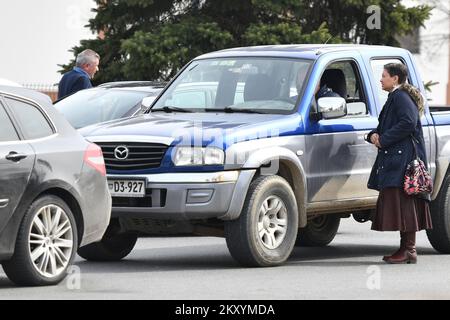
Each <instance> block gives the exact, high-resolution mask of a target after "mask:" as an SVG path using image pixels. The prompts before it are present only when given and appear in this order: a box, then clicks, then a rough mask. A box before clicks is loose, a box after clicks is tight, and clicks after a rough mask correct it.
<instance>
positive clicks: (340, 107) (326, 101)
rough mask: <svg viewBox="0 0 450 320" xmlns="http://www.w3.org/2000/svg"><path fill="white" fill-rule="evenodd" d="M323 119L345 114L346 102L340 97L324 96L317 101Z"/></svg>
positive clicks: (339, 116)
mask: <svg viewBox="0 0 450 320" xmlns="http://www.w3.org/2000/svg"><path fill="white" fill-rule="evenodd" d="M317 105H318V107H319V113H320V114H321V115H322V118H323V119H336V118H342V117H345V116H346V115H347V103H346V102H345V99H344V98H341V97H324V98H320V99H319V100H318V101H317Z"/></svg>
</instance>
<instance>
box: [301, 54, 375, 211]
mask: <svg viewBox="0 0 450 320" xmlns="http://www.w3.org/2000/svg"><path fill="white" fill-rule="evenodd" d="M362 72H366V70H365V69H361V67H360V61H358V60H357V59H355V58H348V59H339V60H335V61H332V62H330V63H329V64H328V65H327V66H326V68H325V70H324V71H323V73H322V76H321V86H322V84H325V85H326V86H327V87H328V88H331V89H332V90H333V91H334V92H335V93H338V94H339V95H340V96H341V97H343V98H344V99H345V100H346V102H347V109H348V115H347V116H345V117H342V118H338V119H333V120H330V119H321V120H319V121H317V123H316V124H315V125H313V134H312V135H308V136H307V138H306V139H307V142H306V143H307V150H309V151H308V156H309V157H310V158H309V159H308V161H307V166H308V169H307V170H308V172H309V175H308V181H307V183H308V197H309V199H308V200H309V202H311V203H313V202H326V201H335V200H345V199H358V198H366V197H368V196H369V197H370V196H376V195H377V193H376V192H375V191H371V190H369V189H367V181H368V178H369V175H370V171H371V168H372V165H373V163H374V162H375V158H376V154H377V152H376V149H375V147H374V146H373V145H371V144H369V143H367V142H366V141H365V139H364V136H365V134H366V133H368V132H369V131H370V130H372V129H373V128H375V127H376V126H377V118H378V115H377V113H376V110H375V108H373V107H370V106H371V105H370V103H371V101H373V99H372V97H370V96H369V94H370V91H368V90H367V84H366V82H367V80H366V81H364V80H363V79H367V74H366V73H364V74H363V73H362ZM363 75H364V77H363ZM324 78H325V81H324ZM369 98H370V99H369Z"/></svg>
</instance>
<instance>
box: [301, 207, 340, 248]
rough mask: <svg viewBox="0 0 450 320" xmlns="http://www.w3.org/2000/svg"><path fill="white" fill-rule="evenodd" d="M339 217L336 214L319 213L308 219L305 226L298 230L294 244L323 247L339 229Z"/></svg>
mask: <svg viewBox="0 0 450 320" xmlns="http://www.w3.org/2000/svg"><path fill="white" fill-rule="evenodd" d="M340 221H341V218H340V217H339V216H337V215H333V214H327V215H321V216H319V217H317V218H314V219H312V220H310V221H308V224H307V226H306V227H304V228H301V229H299V230H298V235H297V241H296V243H295V245H296V246H303V247H324V246H326V245H328V244H329V243H330V242H331V241H333V239H334V237H335V236H336V234H337V231H338V229H339V224H340Z"/></svg>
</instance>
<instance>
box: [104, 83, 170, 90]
mask: <svg viewBox="0 0 450 320" xmlns="http://www.w3.org/2000/svg"><path fill="white" fill-rule="evenodd" d="M166 85H167V82H164V81H114V82H106V83H103V84H101V85H99V86H98V87H97V88H105V89H114V88H120V89H131V90H139V91H154V90H155V89H163V88H164V87H165V86H166Z"/></svg>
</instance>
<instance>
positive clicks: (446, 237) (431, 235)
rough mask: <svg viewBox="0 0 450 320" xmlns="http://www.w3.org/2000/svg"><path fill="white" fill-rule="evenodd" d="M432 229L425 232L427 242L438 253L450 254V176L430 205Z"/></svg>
mask: <svg viewBox="0 0 450 320" xmlns="http://www.w3.org/2000/svg"><path fill="white" fill-rule="evenodd" d="M430 211H431V219H432V223H433V229H431V230H427V236H428V240H429V241H430V243H431V245H432V246H433V248H434V249H435V250H436V251H438V252H440V253H446V254H448V253H450V176H449V175H447V177H446V178H445V180H444V182H443V184H442V187H441V190H440V191H439V194H438V196H437V198H436V199H435V200H434V201H432V202H431V205H430Z"/></svg>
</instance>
